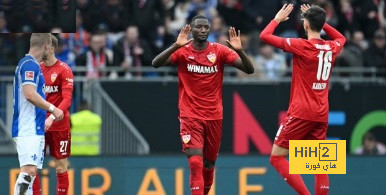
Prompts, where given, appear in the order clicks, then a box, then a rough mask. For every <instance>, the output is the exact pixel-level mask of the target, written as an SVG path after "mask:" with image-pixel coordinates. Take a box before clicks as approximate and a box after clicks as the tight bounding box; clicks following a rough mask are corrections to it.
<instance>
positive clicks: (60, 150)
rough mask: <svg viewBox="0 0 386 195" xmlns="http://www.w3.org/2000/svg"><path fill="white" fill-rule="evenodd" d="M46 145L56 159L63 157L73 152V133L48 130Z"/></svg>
mask: <svg viewBox="0 0 386 195" xmlns="http://www.w3.org/2000/svg"><path fill="white" fill-rule="evenodd" d="M45 137H46V147H45V148H47V146H48V147H49V151H50V155H51V156H52V157H54V158H56V159H63V158H67V157H69V156H70V153H71V133H70V132H69V131H46V133H45Z"/></svg>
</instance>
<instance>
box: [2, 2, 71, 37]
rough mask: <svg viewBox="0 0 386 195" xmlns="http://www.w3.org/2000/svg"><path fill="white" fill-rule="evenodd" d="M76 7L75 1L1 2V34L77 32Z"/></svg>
mask: <svg viewBox="0 0 386 195" xmlns="http://www.w3.org/2000/svg"><path fill="white" fill-rule="evenodd" d="M75 5H76V4H75V0H0V33H8V32H16V33H21V32H25V33H28V32H49V31H50V30H51V29H53V28H61V29H62V30H63V31H64V32H75V10H76V6H75ZM71 18H72V19H71Z"/></svg>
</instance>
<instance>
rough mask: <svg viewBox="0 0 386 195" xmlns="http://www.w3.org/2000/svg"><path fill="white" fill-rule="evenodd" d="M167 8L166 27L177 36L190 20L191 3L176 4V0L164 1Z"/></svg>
mask: <svg viewBox="0 0 386 195" xmlns="http://www.w3.org/2000/svg"><path fill="white" fill-rule="evenodd" d="M163 3H164V6H165V8H166V16H165V25H166V26H168V28H170V30H171V33H172V34H173V35H175V36H177V34H178V33H179V31H180V30H181V28H182V27H183V26H184V25H185V24H186V19H187V18H188V8H189V2H188V1H187V2H176V1H175V0H163Z"/></svg>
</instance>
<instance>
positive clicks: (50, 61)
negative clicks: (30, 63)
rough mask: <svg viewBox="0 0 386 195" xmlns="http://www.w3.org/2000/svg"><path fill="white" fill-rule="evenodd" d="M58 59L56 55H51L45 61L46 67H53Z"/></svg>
mask: <svg viewBox="0 0 386 195" xmlns="http://www.w3.org/2000/svg"><path fill="white" fill-rule="evenodd" d="M56 60H57V59H56V57H55V55H49V56H48V57H47V60H44V65H45V66H53V65H54V64H55V63H56Z"/></svg>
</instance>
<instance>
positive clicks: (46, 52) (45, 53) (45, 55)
mask: <svg viewBox="0 0 386 195" xmlns="http://www.w3.org/2000/svg"><path fill="white" fill-rule="evenodd" d="M51 49H52V43H46V44H44V46H43V55H42V60H43V61H44V60H47V59H48V55H49V54H50V50H51Z"/></svg>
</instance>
